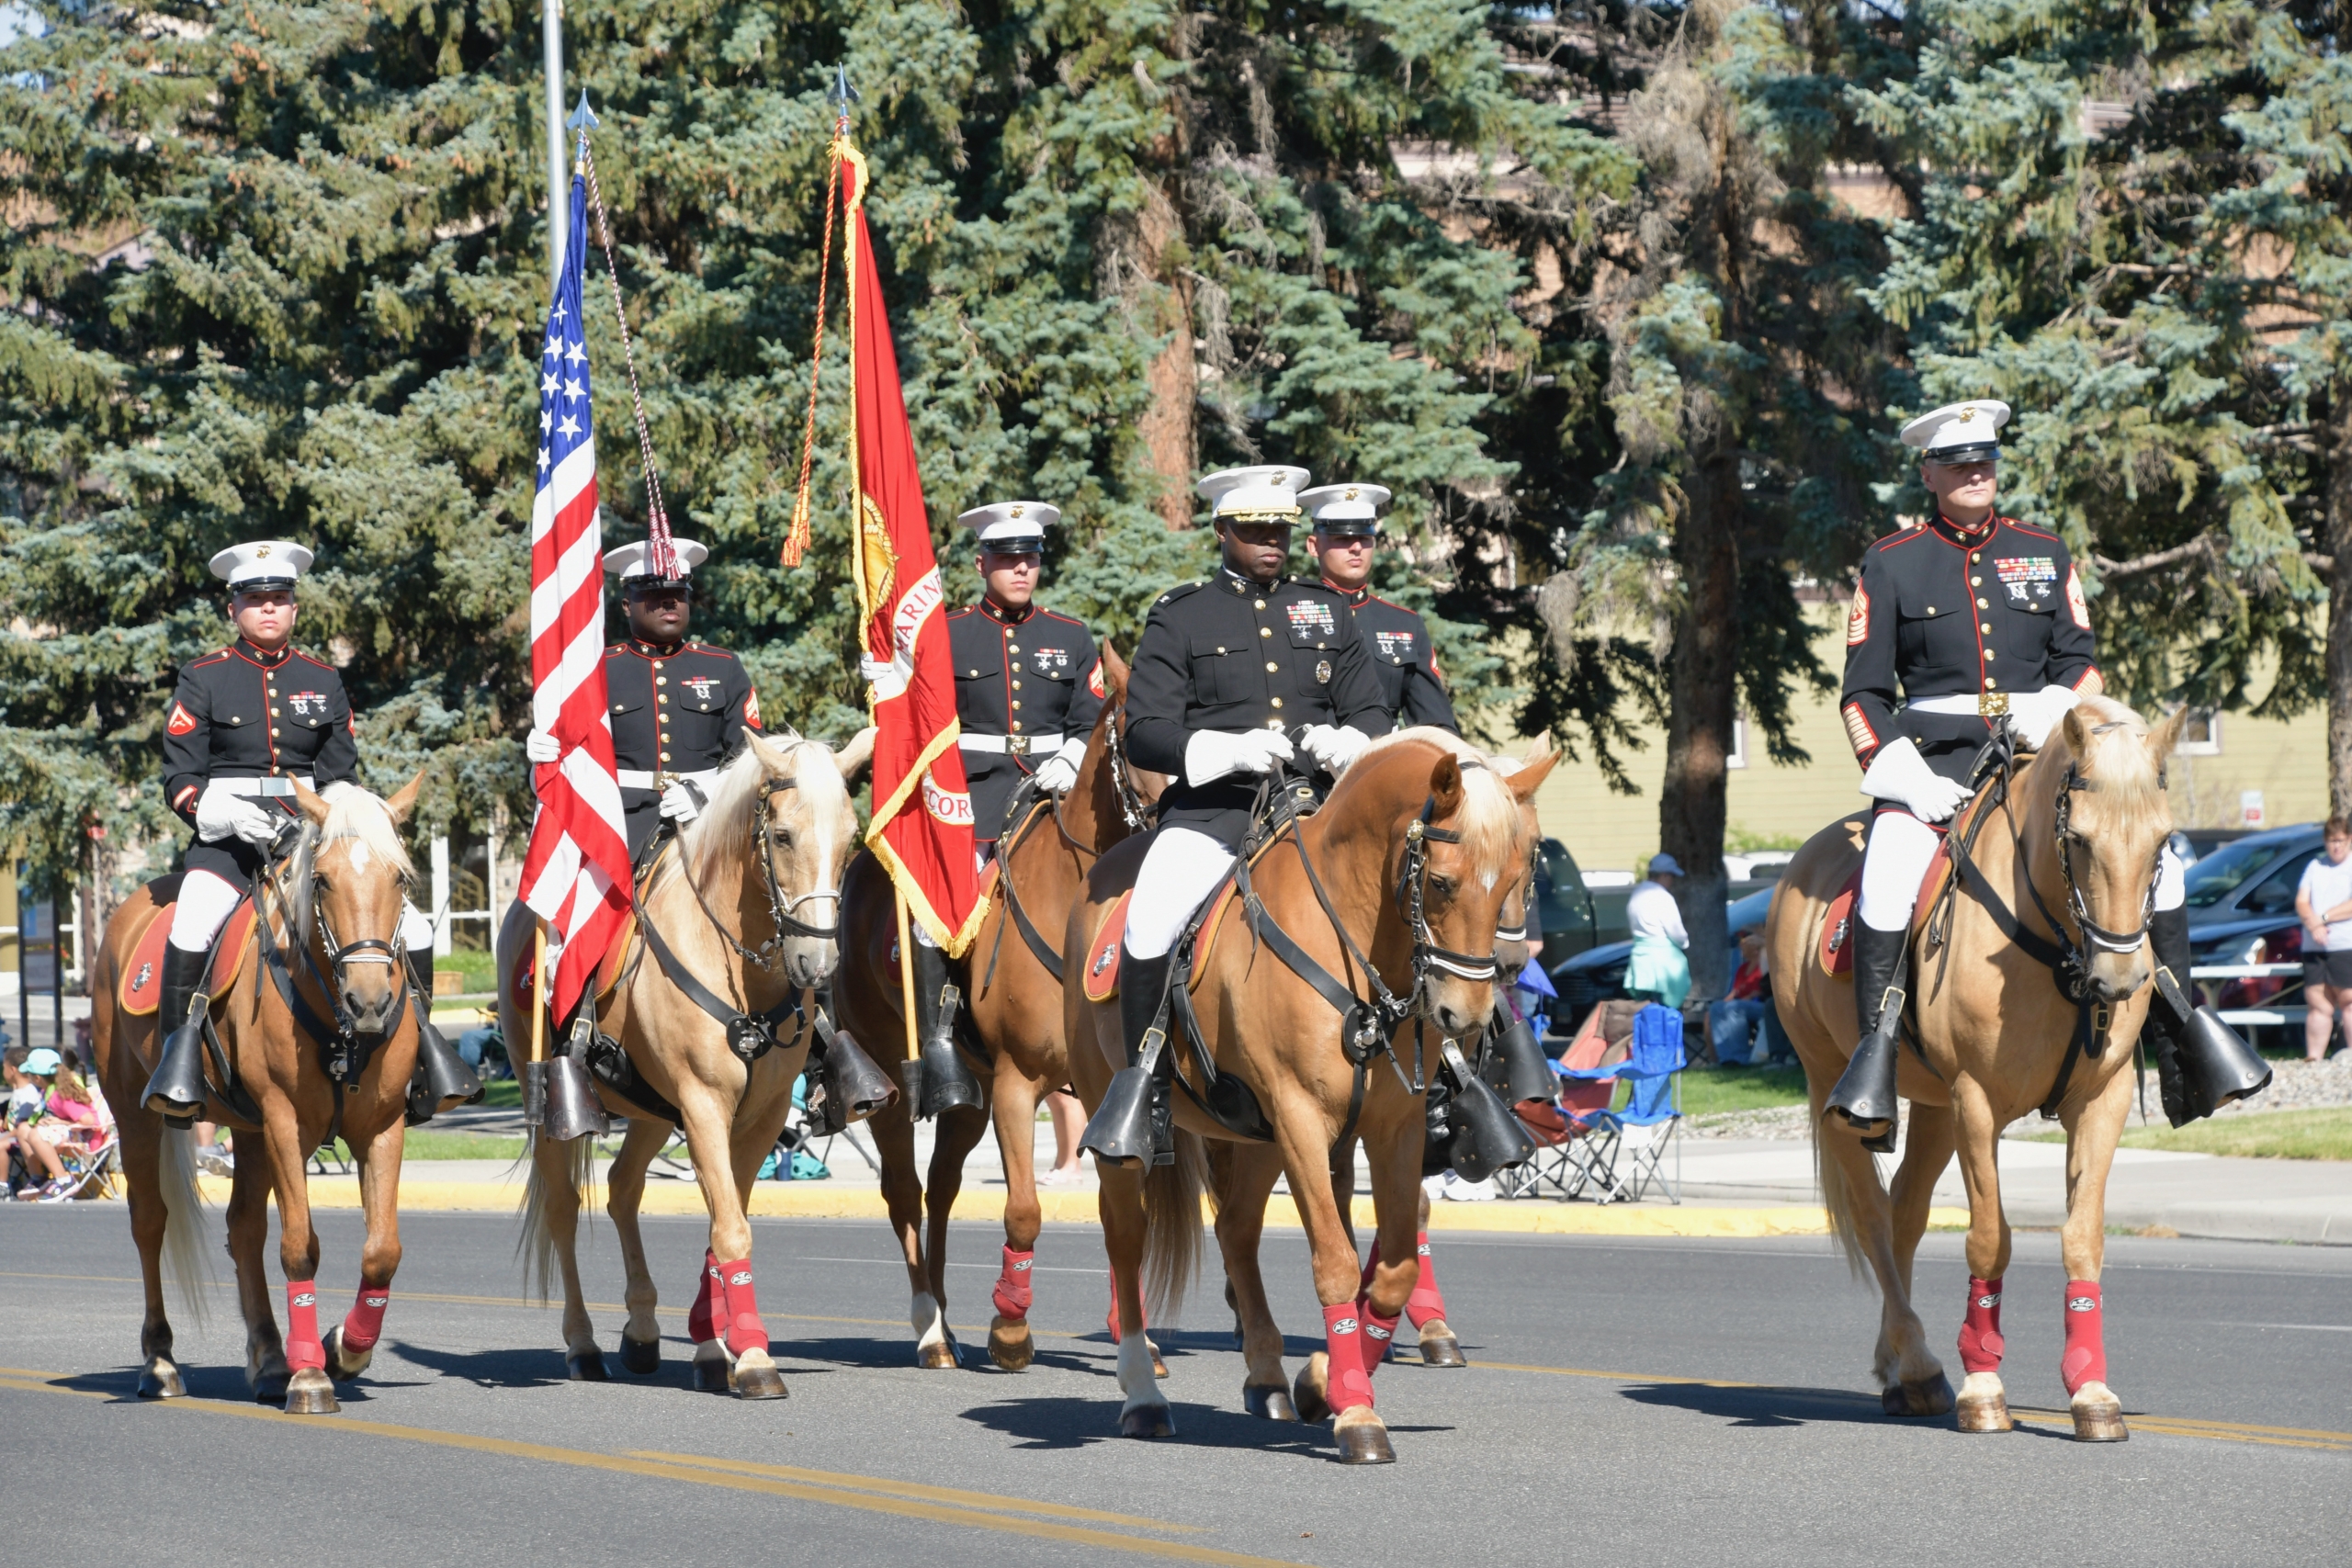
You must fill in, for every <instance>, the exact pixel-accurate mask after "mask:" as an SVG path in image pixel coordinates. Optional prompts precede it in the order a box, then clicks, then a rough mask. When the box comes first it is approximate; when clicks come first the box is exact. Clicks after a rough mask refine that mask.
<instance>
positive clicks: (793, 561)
mask: <svg viewBox="0 0 2352 1568" xmlns="http://www.w3.org/2000/svg"><path fill="white" fill-rule="evenodd" d="M848 146H849V107H848V106H847V105H846V104H844V105H843V106H842V114H841V118H840V119H839V120H837V121H836V122H835V123H834V126H833V143H832V145H831V147H830V148H828V149H826V151H827V152H828V154H829V160H828V167H827V171H826V179H825V237H824V241H823V243H822V244H821V245H820V247H819V249H818V252H817V257H818V260H817V332H816V337H815V340H814V342H813V343H812V344H810V348H809V422H808V424H807V426H806V427H805V428H804V429H803V431H802V433H801V436H800V483H799V486H798V488H797V490H796V491H794V494H793V499H792V529H791V532H789V533H787V534H786V535H785V536H784V564H785V565H786V566H787V567H797V566H798V565H799V564H800V558H801V557H802V556H804V555H806V554H807V553H808V550H809V468H811V467H812V466H813V465H814V463H815V461H816V457H817V378H818V377H819V376H820V374H821V373H822V372H823V370H824V367H825V284H826V280H827V279H828V278H830V277H831V275H832V269H833V214H834V212H835V210H836V209H839V207H840V206H841V197H842V152H844V151H845V150H846V149H847V148H848Z"/></svg>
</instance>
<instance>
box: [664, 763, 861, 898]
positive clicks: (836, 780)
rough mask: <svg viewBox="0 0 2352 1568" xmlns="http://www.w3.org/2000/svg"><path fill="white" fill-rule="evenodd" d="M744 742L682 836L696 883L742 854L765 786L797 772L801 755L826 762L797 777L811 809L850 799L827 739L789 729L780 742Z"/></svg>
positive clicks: (681, 833)
mask: <svg viewBox="0 0 2352 1568" xmlns="http://www.w3.org/2000/svg"><path fill="white" fill-rule="evenodd" d="M744 740H745V742H746V744H745V745H744V747H743V750H741V752H740V753H738V754H737V756H736V758H735V760H734V761H731V762H729V763H728V764H727V766H726V768H725V769H724V770H723V771H722V772H721V773H719V775H718V787H717V788H716V789H715V790H714V791H713V792H712V795H711V797H710V804H709V805H707V806H706V807H703V810H702V814H701V815H700V816H698V817H696V818H695V819H694V820H693V821H691V822H689V823H687V824H686V826H685V828H684V830H683V831H682V832H680V833H679V835H678V846H679V849H680V851H681V852H683V853H684V855H685V856H686V857H687V858H688V859H689V860H690V861H692V862H693V864H694V874H695V881H697V882H707V880H708V879H709V878H710V877H711V876H713V875H715V874H718V871H719V870H720V869H721V868H722V867H723V866H724V865H725V863H727V861H728V860H729V858H730V857H732V856H735V855H739V854H741V852H742V849H743V846H744V844H745V843H747V842H748V841H749V840H750V837H751V832H752V818H753V817H754V816H755V815H756V814H757V813H758V811H759V808H760V802H761V800H762V799H763V798H764V797H765V795H766V793H767V792H766V790H765V789H764V788H763V785H764V784H766V782H767V781H768V780H769V779H770V778H772V777H783V776H786V775H788V774H792V773H793V770H794V768H795V766H796V764H797V760H798V758H799V754H800V753H801V752H802V751H804V750H815V751H817V752H818V753H820V755H821V756H822V757H823V758H824V761H825V765H824V766H823V767H821V768H807V769H803V770H802V771H801V772H800V773H798V774H797V778H798V780H799V784H798V788H799V790H800V792H801V798H802V799H804V800H806V801H808V802H809V805H810V807H813V808H821V807H826V806H829V805H831V804H833V802H834V798H835V797H836V796H838V797H841V798H846V797H847V795H848V793H849V791H848V786H847V785H845V784H842V775H841V769H840V768H839V767H838V766H836V765H835V763H834V761H833V758H832V751H831V748H829V747H827V746H826V745H825V744H824V743H823V742H822V741H818V740H809V739H804V738H803V737H801V736H799V735H797V734H794V733H793V732H791V731H789V730H786V731H785V732H784V735H783V736H782V737H781V738H771V737H769V736H766V735H760V734H748V735H746V736H745V737H744Z"/></svg>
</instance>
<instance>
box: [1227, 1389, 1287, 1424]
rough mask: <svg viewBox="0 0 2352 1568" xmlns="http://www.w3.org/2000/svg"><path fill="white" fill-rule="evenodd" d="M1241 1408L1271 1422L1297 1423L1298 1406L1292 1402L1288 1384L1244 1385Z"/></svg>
mask: <svg viewBox="0 0 2352 1568" xmlns="http://www.w3.org/2000/svg"><path fill="white" fill-rule="evenodd" d="M1241 1408H1242V1409H1244V1410H1246V1411H1248V1412H1249V1413H1250V1415H1252V1416H1264V1417H1265V1418H1266V1419H1267V1420H1269V1421H1295V1420H1297V1419H1298V1406H1297V1404H1295V1403H1293V1402H1292V1399H1291V1396H1290V1385H1289V1384H1287V1383H1279V1382H1278V1383H1272V1384H1261V1383H1254V1382H1251V1383H1243V1384H1242V1385H1241Z"/></svg>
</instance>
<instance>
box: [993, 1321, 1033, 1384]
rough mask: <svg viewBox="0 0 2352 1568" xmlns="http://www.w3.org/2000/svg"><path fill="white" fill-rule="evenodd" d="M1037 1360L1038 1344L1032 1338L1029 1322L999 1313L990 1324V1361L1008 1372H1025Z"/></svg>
mask: <svg viewBox="0 0 2352 1568" xmlns="http://www.w3.org/2000/svg"><path fill="white" fill-rule="evenodd" d="M1035 1359H1037V1342H1036V1340H1035V1339H1033V1338H1031V1337H1030V1335H1029V1320H1028V1319H1027V1318H1025V1317H1007V1316H1005V1315H1004V1314H1002V1313H999V1314H997V1315H996V1316H995V1317H994V1318H992V1319H991V1320H990V1321H989V1360H991V1361H994V1362H995V1363H996V1364H997V1365H998V1366H1000V1367H1002V1368H1003V1369H1004V1370H1005V1371H1008V1372H1025V1371H1028V1370H1029V1363H1030V1362H1032V1361H1034V1360H1035Z"/></svg>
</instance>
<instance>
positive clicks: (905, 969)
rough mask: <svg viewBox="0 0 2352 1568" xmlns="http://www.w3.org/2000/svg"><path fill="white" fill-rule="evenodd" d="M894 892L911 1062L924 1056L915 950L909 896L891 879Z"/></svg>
mask: <svg viewBox="0 0 2352 1568" xmlns="http://www.w3.org/2000/svg"><path fill="white" fill-rule="evenodd" d="M890 886H891V887H892V889H893V890H894V891H893V893H892V895H891V898H892V902H894V903H895V904H897V906H898V908H899V1002H900V1003H901V1004H902V1005H903V1006H904V1007H905V1009H906V1021H907V1060H908V1061H910V1062H911V1061H914V1060H916V1059H917V1058H918V1057H920V1056H921V1055H922V1045H921V1043H919V1042H918V1041H917V1040H916V1039H915V950H914V949H913V948H912V947H910V946H909V945H908V944H909V943H910V942H912V941H913V940H914V936H913V933H912V932H910V931H908V930H907V896H906V894H905V892H904V891H902V890H898V886H899V885H898V879H897V878H896V877H893V878H891V881H890Z"/></svg>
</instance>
